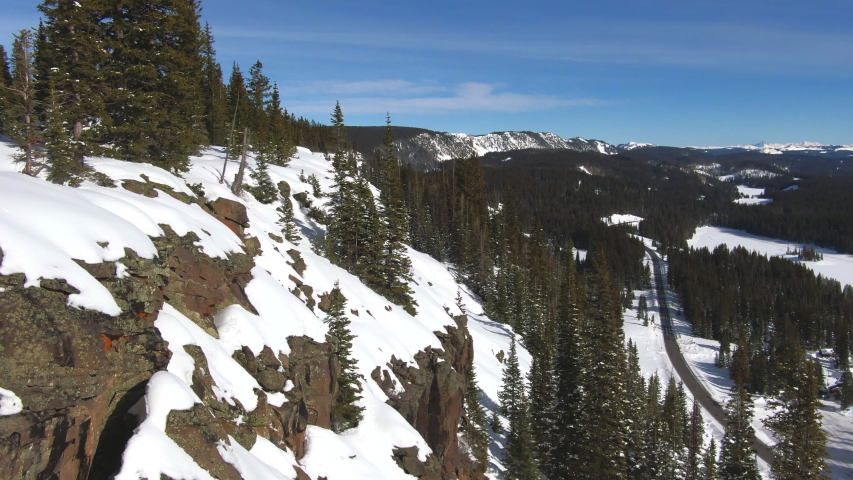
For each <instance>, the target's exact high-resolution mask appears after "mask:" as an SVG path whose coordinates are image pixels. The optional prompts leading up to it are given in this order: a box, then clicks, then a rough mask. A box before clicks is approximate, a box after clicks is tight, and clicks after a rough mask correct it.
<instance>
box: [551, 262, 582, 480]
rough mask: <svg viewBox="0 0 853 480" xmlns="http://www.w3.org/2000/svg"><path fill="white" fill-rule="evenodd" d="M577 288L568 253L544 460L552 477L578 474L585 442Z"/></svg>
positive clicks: (558, 478) (563, 478) (563, 479)
mask: <svg viewBox="0 0 853 480" xmlns="http://www.w3.org/2000/svg"><path fill="white" fill-rule="evenodd" d="M580 292H581V289H580V286H579V285H578V282H577V277H576V271H575V264H574V262H573V260H572V258H571V255H568V256H567V258H566V265H565V266H564V268H563V279H562V284H561V287H560V308H559V310H558V327H557V335H558V343H557V348H556V357H555V360H554V377H555V383H556V388H555V394H554V400H553V404H554V410H553V414H552V418H553V423H552V425H551V429H550V431H549V437H550V438H551V440H550V452H549V453H548V455H547V457H546V458H545V459H544V462H543V473H545V475H546V476H547V477H548V478H550V479H553V480H569V479H574V478H578V477H577V475H578V474H579V471H580V470H579V469H580V461H581V451H582V449H583V448H584V447H585V446H586V445H585V444H586V442H587V436H586V435H587V433H586V430H585V429H584V427H585V425H584V424H583V418H582V415H583V413H584V412H583V410H582V409H583V403H584V401H585V400H586V398H587V389H586V386H585V382H586V380H587V378H588V375H589V372H588V362H587V347H588V343H587V342H586V338H585V335H586V329H585V328H584V318H583V316H582V314H581V310H582V306H583V304H582V302H581V300H582V299H581V295H580Z"/></svg>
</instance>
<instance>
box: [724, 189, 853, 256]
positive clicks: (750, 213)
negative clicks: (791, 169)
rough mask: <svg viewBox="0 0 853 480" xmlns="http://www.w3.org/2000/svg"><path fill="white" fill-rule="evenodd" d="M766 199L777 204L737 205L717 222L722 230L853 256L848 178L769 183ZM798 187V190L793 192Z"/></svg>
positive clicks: (851, 195) (852, 195)
mask: <svg viewBox="0 0 853 480" xmlns="http://www.w3.org/2000/svg"><path fill="white" fill-rule="evenodd" d="M760 185H761V186H766V187H767V188H766V192H765V195H764V196H765V197H767V198H772V199H773V202H771V203H768V204H765V205H759V206H747V205H735V206H731V207H729V208H727V209H725V210H724V211H723V212H721V215H719V217H718V219H717V221H716V222H715V223H716V224H718V225H721V226H727V227H732V228H738V229H743V230H746V231H747V232H749V233H753V234H756V235H763V236H766V237H771V238H779V239H783V240H788V241H791V242H797V243H814V244H817V245H821V246H824V247H830V248H834V249H835V250H837V251H839V252H843V253H853V209H851V208H850V204H851V202H853V181H851V180H850V179H849V178H845V177H838V178H833V177H810V178H808V179H803V180H797V181H794V180H793V179H792V178H791V177H790V176H786V177H784V178H781V179H776V180H765V181H764V182H761V184H760ZM794 185H796V186H797V188H791V189H789V190H786V188H790V187H792V186H794Z"/></svg>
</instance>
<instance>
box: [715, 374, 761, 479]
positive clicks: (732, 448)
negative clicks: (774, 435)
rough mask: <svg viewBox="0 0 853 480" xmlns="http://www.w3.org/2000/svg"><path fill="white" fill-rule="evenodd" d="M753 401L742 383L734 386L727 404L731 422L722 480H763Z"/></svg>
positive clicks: (723, 448)
mask: <svg viewBox="0 0 853 480" xmlns="http://www.w3.org/2000/svg"><path fill="white" fill-rule="evenodd" d="M752 411H753V404H752V398H751V397H750V395H749V393H747V391H746V387H745V386H744V384H743V383H737V382H736V383H735V385H734V386H733V387H732V391H731V398H730V399H729V403H728V405H726V413H727V414H728V423H727V424H726V434H725V437H724V438H723V446H722V452H721V455H720V478H721V479H723V480H760V479H761V476H760V474H759V473H758V465H757V463H756V460H755V454H754V452H753V451H752V441H753V438H754V437H755V430H754V429H753V428H752V423H751V422H752Z"/></svg>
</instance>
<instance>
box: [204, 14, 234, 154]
mask: <svg viewBox="0 0 853 480" xmlns="http://www.w3.org/2000/svg"><path fill="white" fill-rule="evenodd" d="M213 44H214V39H213V33H212V32H211V30H210V25H209V24H207V23H205V25H204V30H202V35H201V55H202V60H203V63H202V91H203V93H204V126H205V130H206V131H207V143H208V144H210V145H226V144H227V143H228V124H229V123H230V120H231V117H230V116H229V115H228V95H227V90H226V88H225V84H224V83H223V80H222V66H221V65H219V63H218V62H217V61H216V49H214V48H213Z"/></svg>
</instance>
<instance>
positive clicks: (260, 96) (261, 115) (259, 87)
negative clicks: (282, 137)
mask: <svg viewBox="0 0 853 480" xmlns="http://www.w3.org/2000/svg"><path fill="white" fill-rule="evenodd" d="M263 68H264V64H263V63H261V61H260V60H258V61H257V62H255V64H254V65H252V67H251V68H249V81H248V82H247V84H246V87H247V93H248V94H249V98H248V100H249V108H250V116H249V118H250V120H249V128H250V129H251V130H252V131H254V132H255V136H256V137H257V139H258V140H259V141H260V142H264V143H267V142H269V141H270V138H269V136H270V129H269V126H270V125H269V122H268V120H269V118H268V117H267V106H268V102H269V97H270V93H271V92H272V86H271V85H270V79H269V78H268V77H267V76H266V75H264V73H263Z"/></svg>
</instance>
